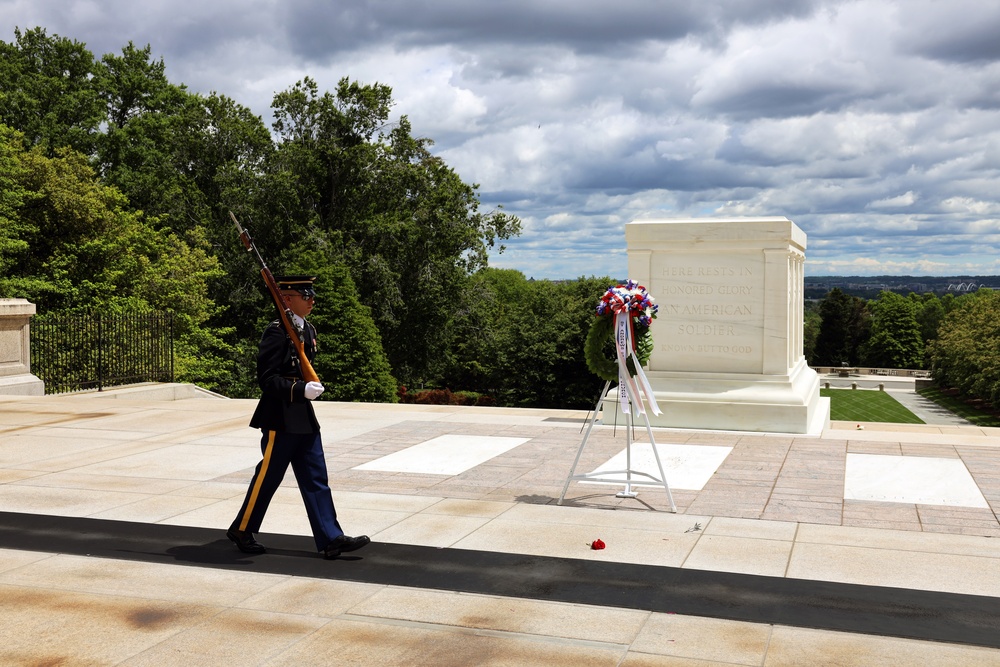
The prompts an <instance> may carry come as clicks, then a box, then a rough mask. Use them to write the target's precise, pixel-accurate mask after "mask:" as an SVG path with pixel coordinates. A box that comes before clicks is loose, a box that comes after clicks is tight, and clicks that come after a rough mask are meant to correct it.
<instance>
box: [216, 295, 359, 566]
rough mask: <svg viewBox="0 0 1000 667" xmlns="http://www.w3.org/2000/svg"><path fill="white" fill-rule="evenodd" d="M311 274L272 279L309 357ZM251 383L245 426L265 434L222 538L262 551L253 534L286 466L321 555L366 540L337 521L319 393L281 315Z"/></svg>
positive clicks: (312, 350)
mask: <svg viewBox="0 0 1000 667" xmlns="http://www.w3.org/2000/svg"><path fill="white" fill-rule="evenodd" d="M315 280H316V279H315V277H310V276H286V277H282V278H275V281H276V282H277V286H278V289H279V290H280V291H281V294H282V296H284V298H285V302H286V303H287V305H288V307H289V309H290V310H291V311H292V319H293V321H294V324H295V326H296V327H298V328H299V329H300V330H301V331H302V332H303V334H304V335H303V348H304V350H305V354H306V358H307V359H308V361H309V363H310V364H311V363H312V360H313V358H314V357H315V355H316V330H315V329H314V328H313V326H312V325H311V324H309V323H308V322H307V321H306V319H305V318H306V316H307V315H309V313H310V312H312V309H313V305H314V304H315V300H316V291H315V290H314V289H313V282H314V281H315ZM257 383H258V384H259V385H260V388H261V390H262V392H263V394H262V395H261V398H260V402H259V403H258V404H257V410H256V411H255V412H254V414H253V418H252V419H251V420H250V426H251V427H253V428H259V429H260V430H261V432H262V433H263V436H262V438H261V441H260V447H261V452H262V454H263V458H262V459H261V461H260V463H258V464H257V469H256V470H255V471H254V474H253V478H252V479H251V480H250V486H249V488H248V489H247V494H246V498H245V499H244V501H243V506H242V507H241V508H240V512H239V514H238V515H237V516H236V519H235V520H234V521H233V523H232V525H231V526H230V527H229V531H228V532H227V533H226V536H227V537H228V538H229V539H230V540H232V541H233V542H234V543H235V544H236V547H237V548H238V549H239V550H240V551H242V552H243V553H248V554H262V553H264V552H265V551H266V549H265V548H264V545H262V544H261V543H260V542H258V541H257V540H256V539H255V538H254V533H256V532H258V531H259V530H260V525H261V522H262V521H263V520H264V514H265V512H267V506H268V504H269V503H270V502H271V497H272V496H273V495H274V492H275V491H277V490H278V486H279V485H280V484H281V480H282V478H283V477H284V476H285V472H286V471H287V469H288V466H289V465H291V467H292V472H293V473H294V474H295V480H296V482H297V483H298V486H299V491H300V493H301V494H302V500H303V502H304V503H305V506H306V513H307V514H308V515H309V525H310V526H311V527H312V532H313V538H314V539H315V540H316V549H317V550H318V551H320V552H322V553H323V556H324V558H336V557H337V556H339V555H340V554H342V553H346V552H349V551H355V550H357V549H360V548H361V547H363V546H365V545H366V544H368V543H369V542H370V541H371V540H369V539H368V536H367V535H360V536H358V537H349V536H347V535H345V534H344V531H343V530H342V529H341V527H340V523H339V522H338V521H337V511H336V509H335V508H334V506H333V497H332V496H331V494H330V486H329V482H328V474H327V468H326V458H325V457H324V456H323V442H322V439H321V438H320V433H319V422H318V421H317V420H316V414H315V412H314V411H313V406H312V401H313V400H315V399H316V398H317V397H318V396H319V395H320V394H322V393H323V385H322V384H320V383H319V382H307V381H305V380H304V379H303V377H302V372H301V368H300V363H299V359H298V357H297V355H296V351H295V346H294V345H293V343H292V340H291V338H290V337H289V335H288V334H287V333H286V331H285V328H284V327H283V326H282V323H281V320H276V321H274V322H271V324H269V325H268V326H267V328H266V329H265V330H264V335H263V336H262V337H261V340H260V345H259V347H258V350H257Z"/></svg>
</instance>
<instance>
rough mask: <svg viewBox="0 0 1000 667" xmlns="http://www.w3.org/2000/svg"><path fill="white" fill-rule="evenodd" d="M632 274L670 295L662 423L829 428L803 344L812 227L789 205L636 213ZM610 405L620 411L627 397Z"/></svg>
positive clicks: (659, 380)
mask: <svg viewBox="0 0 1000 667" xmlns="http://www.w3.org/2000/svg"><path fill="white" fill-rule="evenodd" d="M625 237H626V241H627V247H628V274H629V277H630V278H631V279H633V280H636V281H638V282H639V283H641V284H643V285H645V286H646V287H647V289H648V291H649V293H650V294H651V295H652V296H653V297H654V298H655V299H656V302H657V304H658V305H659V316H658V317H657V319H655V320H654V321H653V323H652V325H651V333H652V337H653V341H654V343H655V347H654V349H653V352H652V355H651V357H650V359H649V362H648V364H647V368H646V375H647V377H648V379H649V382H650V385H651V386H652V389H653V391H654V394H655V397H656V401H657V403H658V404H659V407H660V409H661V410H662V413H661V414H660V415H655V414H650V415H649V419H650V422H651V424H652V425H653V426H661V427H676V428H694V429H713V430H716V429H717V430H725V431H751V432H772V433H795V434H819V433H820V432H821V431H822V429H823V428H824V427H825V426H827V425H828V423H829V415H830V409H829V402H828V400H827V399H823V398H821V397H820V395H819V385H820V383H819V377H818V376H817V374H816V372H815V371H814V370H813V369H811V368H809V366H808V364H807V362H806V359H805V357H804V356H803V347H802V342H803V278H804V273H803V266H804V263H805V250H806V235H805V233H804V232H803V231H802V230H801V229H799V227H798V226H796V225H795V223H793V222H792V221H791V220H788V219H787V218H784V217H767V218H725V219H723V218H713V219H662V220H661V219H656V220H639V221H634V222H631V223H628V224H627V225H625ZM608 398H609V400H607V401H606V402H605V406H604V415H603V421H604V423H609V422H610V421H611V420H612V419H614V416H613V413H614V412H615V409H616V404H615V397H614V396H609V397H608Z"/></svg>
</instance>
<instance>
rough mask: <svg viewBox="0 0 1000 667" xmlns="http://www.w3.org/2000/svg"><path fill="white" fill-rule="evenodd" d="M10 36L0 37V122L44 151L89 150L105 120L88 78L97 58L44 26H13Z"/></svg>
mask: <svg viewBox="0 0 1000 667" xmlns="http://www.w3.org/2000/svg"><path fill="white" fill-rule="evenodd" d="M14 38H15V40H14V43H12V44H8V43H6V42H2V41H0V91H2V93H0V123H2V124H5V125H8V126H10V127H12V128H14V129H16V130H18V131H20V132H21V133H22V135H23V138H24V141H25V142H26V144H27V145H28V146H39V147H41V148H42V149H43V150H44V151H45V152H46V154H48V155H54V154H55V151H56V149H59V148H64V147H70V148H73V149H74V150H77V151H80V152H82V153H84V154H86V155H90V154H92V152H93V150H94V141H95V138H96V136H97V134H98V132H99V129H100V124H101V122H102V121H103V120H104V111H103V105H102V103H101V99H100V97H99V96H98V94H97V91H96V89H95V87H94V85H93V82H92V80H93V78H94V77H95V76H97V75H99V74H100V71H101V66H100V63H98V62H95V61H94V56H93V54H92V53H91V52H90V51H88V50H87V48H86V46H85V45H84V44H83V43H81V42H77V41H74V40H70V39H66V38H64V37H60V36H59V35H52V36H51V37H50V36H48V35H46V33H45V30H44V29H43V28H32V29H31V30H28V31H26V32H23V33H22V32H21V30H20V29H18V28H15V29H14Z"/></svg>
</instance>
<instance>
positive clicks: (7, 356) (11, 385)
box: [0, 299, 45, 396]
mask: <svg viewBox="0 0 1000 667" xmlns="http://www.w3.org/2000/svg"><path fill="white" fill-rule="evenodd" d="M34 314H35V304H33V303H29V302H28V301H27V300H25V299H0V394H16V395H20V396H42V395H43V394H44V393H45V384H44V383H43V382H42V381H41V380H39V379H38V378H37V377H35V376H34V375H32V374H31V340H30V336H29V329H30V327H29V325H28V322H29V320H30V319H31V316H32V315H34Z"/></svg>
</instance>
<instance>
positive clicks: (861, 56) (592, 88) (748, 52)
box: [0, 0, 1000, 278]
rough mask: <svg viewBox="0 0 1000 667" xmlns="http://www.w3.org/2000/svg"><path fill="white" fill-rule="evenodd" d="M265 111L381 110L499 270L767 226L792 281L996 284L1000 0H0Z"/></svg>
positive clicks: (597, 261)
mask: <svg viewBox="0 0 1000 667" xmlns="http://www.w3.org/2000/svg"><path fill="white" fill-rule="evenodd" d="M0 16H2V17H3V18H2V19H0V27H2V28H3V29H4V31H5V32H6V34H5V36H3V37H2V39H5V40H6V41H9V40H11V39H12V38H13V29H14V26H21V27H22V28H26V27H30V26H34V25H41V26H43V27H45V28H46V29H48V31H49V32H50V33H58V34H61V35H64V36H67V37H71V38H74V39H77V40H79V41H83V42H86V43H87V44H88V46H89V47H90V48H91V50H93V51H94V52H95V53H96V54H98V55H99V54H101V53H105V52H110V51H118V50H119V49H120V48H121V47H122V46H123V45H124V44H125V43H127V42H128V41H130V40H131V41H133V42H135V43H137V44H139V45H145V44H146V43H149V44H150V45H151V46H152V47H153V52H154V54H156V55H157V56H162V57H163V58H164V59H165V62H166V64H167V68H168V69H167V71H168V75H169V76H170V77H171V78H172V80H174V81H177V82H183V83H185V84H187V85H188V86H189V88H191V89H192V90H195V91H200V92H206V93H207V92H209V91H212V90H215V91H218V92H222V93H224V94H226V95H229V96H230V97H233V98H234V99H236V100H237V101H239V102H241V103H242V104H245V105H246V106H248V107H250V108H251V109H252V110H253V111H254V112H255V113H257V114H259V115H261V116H263V117H264V118H265V119H267V118H268V117H269V105H270V101H271V98H272V96H273V94H274V93H275V92H276V91H279V90H283V89H285V88H287V87H289V86H290V85H292V84H293V83H294V82H295V81H297V80H299V79H301V78H302V77H303V76H306V75H308V76H311V77H312V78H314V79H316V80H317V81H318V82H319V84H320V85H321V86H323V87H326V88H332V87H333V86H334V85H335V84H336V82H337V80H338V79H340V78H341V77H343V76H348V77H350V78H352V79H356V80H360V81H362V82H366V83H372V82H375V81H378V82H380V83H386V84H388V85H390V86H392V87H393V90H394V99H395V100H396V107H395V112H397V113H399V114H405V115H407V116H408V117H409V118H410V120H411V122H412V123H413V126H414V130H415V132H416V133H417V134H419V135H423V136H428V137H430V138H432V139H434V140H435V152H437V153H438V154H439V155H441V156H442V157H443V158H444V159H445V160H446V161H447V163H448V164H449V165H451V166H452V167H453V168H455V169H456V171H458V173H459V174H460V175H461V176H462V177H463V179H465V180H466V181H469V182H475V183H479V184H480V186H481V188H480V193H481V195H482V198H483V203H484V208H486V209H489V208H491V207H493V206H497V205H503V206H504V207H505V208H506V210H508V211H509V212H511V213H514V214H516V215H519V216H520V217H521V218H522V219H523V221H524V228H525V232H524V234H523V236H522V237H521V238H519V239H515V240H513V241H511V242H510V243H509V244H508V246H509V250H508V252H507V253H505V254H504V255H499V256H496V257H494V258H493V263H494V264H495V265H497V266H504V267H510V268H516V269H520V270H522V271H523V272H524V273H525V274H526V275H529V276H534V277H536V278H541V277H551V278H559V277H575V276H579V275H590V274H594V275H601V274H611V275H614V276H617V277H623V276H622V273H623V271H624V270H625V265H626V260H625V247H624V243H625V241H624V225H625V224H626V223H627V222H629V221H630V220H634V219H638V218H649V217H709V216H711V217H719V216H750V215H754V216H756V215H785V216H787V217H789V218H791V219H792V220H794V221H795V222H796V223H797V224H798V225H799V226H800V227H802V228H803V229H804V230H805V231H806V232H807V234H808V235H809V252H808V259H807V269H806V270H807V273H809V274H811V275H818V274H822V273H841V274H844V273H859V274H865V273H868V274H872V273H900V274H902V273H907V274H920V273H936V274H951V273H956V274H957V273H982V274H990V273H1000V264H998V260H997V259H996V257H998V256H1000V253H998V252H997V250H998V249H1000V193H998V192H997V189H996V183H997V182H998V177H1000V92H998V91H1000V40H997V39H996V38H995V35H997V34H1000V5H996V6H994V4H993V3H986V2H982V1H981V0H949V2H940V1H938V0H843V1H840V0H773V1H754V2H747V1H746V0H665V1H664V2H658V3H651V2H649V1H648V0H642V1H640V0H621V1H619V2H617V3H614V4H612V5H609V4H608V3H606V2H601V1H599V0H543V1H542V2H539V1H538V0H530V1H529V0H507V1H505V2H490V3H486V2H478V3H477V2H467V1H466V0H440V1H437V2H413V1H412V0H408V1H405V2H404V0H350V1H348V0H338V1H334V2H331V1H329V0H322V1H321V0H291V1H284V2H282V1H281V0H251V1H249V2H247V1H237V0H226V1H224V2H214V3H206V2H191V1H190V0H174V1H173V2H169V3H167V2H163V1H162V0H148V1H147V2H144V3H135V2H132V1H131V0H106V1H105V2H101V3H94V2H84V1H82V0H30V1H28V0H0Z"/></svg>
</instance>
